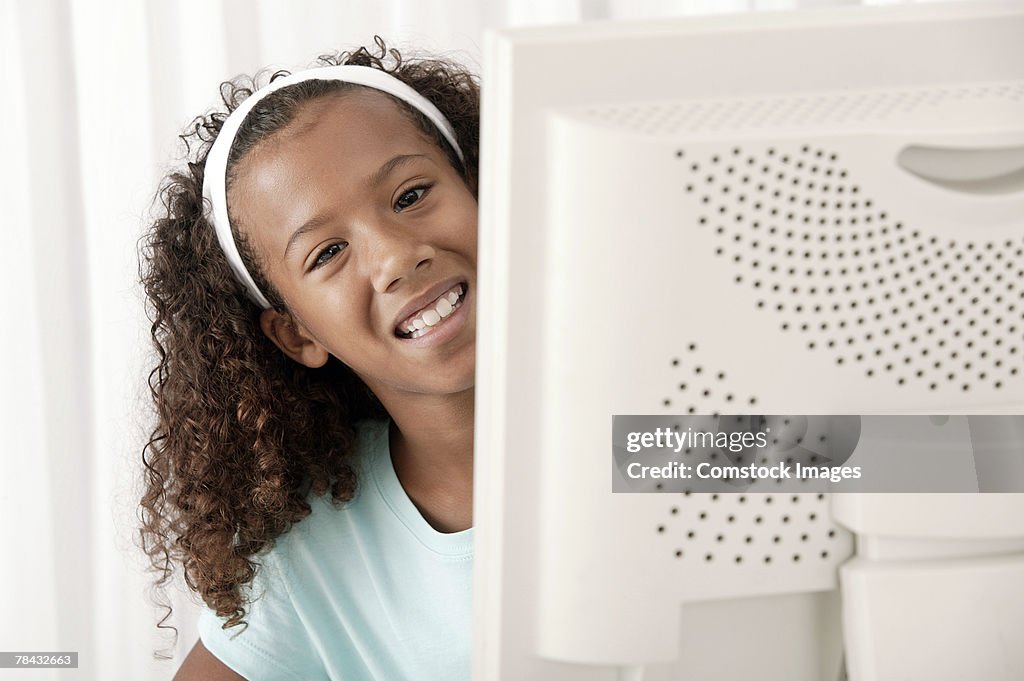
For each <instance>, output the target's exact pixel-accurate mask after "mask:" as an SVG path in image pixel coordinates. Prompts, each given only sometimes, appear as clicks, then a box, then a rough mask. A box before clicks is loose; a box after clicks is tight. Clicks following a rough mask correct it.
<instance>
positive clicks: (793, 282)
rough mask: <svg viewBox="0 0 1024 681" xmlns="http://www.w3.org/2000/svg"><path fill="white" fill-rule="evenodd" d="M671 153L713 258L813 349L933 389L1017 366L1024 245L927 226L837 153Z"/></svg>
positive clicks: (847, 366) (1004, 376) (847, 365)
mask: <svg viewBox="0 0 1024 681" xmlns="http://www.w3.org/2000/svg"><path fill="white" fill-rule="evenodd" d="M673 152H674V154H675V157H676V159H677V160H678V161H680V162H681V163H683V164H685V167H684V171H683V173H684V177H685V180H684V187H683V191H684V193H685V194H686V195H687V196H689V197H691V198H692V199H694V200H696V203H695V204H694V205H696V206H697V214H696V219H695V227H696V228H698V229H702V230H710V231H711V234H712V235H713V237H714V242H715V245H714V248H713V251H712V254H713V256H714V257H716V258H718V259H720V260H721V261H722V264H723V266H726V267H729V268H731V274H730V279H731V280H732V281H733V283H734V284H735V285H737V286H742V287H745V288H747V289H748V291H749V292H750V297H751V300H752V303H753V305H754V306H755V308H756V309H758V310H760V311H763V312H764V313H766V314H772V315H774V317H775V320H776V321H775V324H777V328H778V329H779V331H780V332H782V333H786V334H791V335H794V336H796V337H797V338H799V341H800V343H801V344H802V345H803V346H804V347H805V348H806V349H807V350H808V351H811V352H825V353H828V355H829V357H830V359H831V361H832V362H833V363H834V365H835V366H836V367H837V368H842V369H844V370H848V371H856V372H858V373H860V374H861V375H862V376H863V377H865V378H867V379H874V380H878V379H885V380H886V381H888V382H889V383H890V384H891V385H895V386H897V387H900V386H906V385H909V384H913V383H917V384H919V385H921V386H924V387H926V388H927V389H928V390H932V391H935V390H940V389H951V390H955V391H956V392H960V393H965V392H969V391H971V390H973V389H976V388H978V387H984V388H985V389H993V390H1000V389H1002V388H1003V387H1004V385H1005V384H1006V382H1007V381H1008V380H1010V379H1011V378H1012V377H1015V376H1017V375H1018V374H1019V365H1020V354H1021V351H1022V348H1021V342H1022V339H1024V335H1022V320H1024V286H1021V285H1020V284H1019V282H1020V281H1022V280H1024V240H1021V239H1006V240H1002V241H995V240H987V241H986V240H974V241H972V240H949V239H939V238H938V237H936V236H933V235H929V234H928V233H927V232H926V230H925V229H924V227H926V226H918V225H911V224H906V223H905V222H904V221H902V220H901V219H900V218H899V216H895V215H892V214H890V213H889V212H888V211H887V210H886V209H885V207H884V206H879V205H877V204H876V203H875V202H874V201H873V200H872V199H871V197H868V196H864V195H863V193H862V192H861V189H860V187H859V186H858V184H857V183H856V180H855V178H853V177H852V176H851V173H850V171H849V170H848V169H847V168H846V167H845V166H844V165H843V163H842V159H841V158H840V156H839V155H838V154H837V153H835V152H833V151H830V150H828V149H822V148H818V147H814V146H811V145H806V144H805V145H802V146H793V147H789V146H782V145H779V146H774V147H766V148H758V149H743V148H741V147H733V148H730V149H725V150H722V151H721V152H719V153H714V154H710V155H704V156H702V157H700V158H694V157H693V155H692V154H687V153H686V152H685V150H682V149H675V150H673ZM704 389H707V388H704ZM680 392H684V391H680ZM690 394H693V393H690ZM666 399H671V398H666ZM665 406H669V404H667V403H666V404H665ZM690 413H694V412H690ZM697 413H699V412H697Z"/></svg>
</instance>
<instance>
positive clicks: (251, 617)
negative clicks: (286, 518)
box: [198, 551, 326, 681]
mask: <svg viewBox="0 0 1024 681" xmlns="http://www.w3.org/2000/svg"><path fill="white" fill-rule="evenodd" d="M258 562H259V563H261V565H260V567H258V568H257V570H256V576H255V578H254V579H253V582H252V585H251V589H250V590H249V593H251V598H252V599H253V600H252V601H251V602H250V603H248V604H247V605H245V606H244V607H245V615H244V616H243V618H242V619H244V620H245V621H246V622H247V623H248V624H249V626H248V627H245V629H244V631H243V630H242V629H243V626H242V625H239V626H236V627H231V628H230V629H223V628H222V627H223V624H224V622H225V621H227V620H226V618H220V617H218V616H217V615H216V613H214V612H213V610H210V609H209V608H206V609H204V610H203V611H202V612H201V613H200V615H199V625H198V628H199V638H200V639H201V640H202V642H203V645H204V646H206V649H207V650H209V651H210V652H211V653H212V654H213V655H214V656H215V657H217V659H219V660H220V661H221V662H223V663H224V664H226V665H227V666H228V667H230V668H231V669H232V670H234V671H235V672H237V673H238V674H241V675H242V676H244V677H245V678H246V679H247V680H248V681H310V680H313V679H324V678H326V674H325V673H324V670H323V665H322V663H321V661H320V657H319V655H318V654H317V652H316V650H315V649H314V647H313V645H312V642H311V640H310V637H309V634H308V633H307V631H306V628H305V626H303V624H302V621H301V620H300V619H299V617H298V615H297V614H296V611H295V607H294V605H293V604H292V600H291V596H290V595H289V592H288V589H287V584H286V580H285V576H284V574H282V572H281V570H280V569H279V567H278V562H277V561H276V560H275V558H274V552H273V551H271V552H269V553H267V554H265V555H264V556H261V557H260V558H259V559H258ZM243 592H244V590H243Z"/></svg>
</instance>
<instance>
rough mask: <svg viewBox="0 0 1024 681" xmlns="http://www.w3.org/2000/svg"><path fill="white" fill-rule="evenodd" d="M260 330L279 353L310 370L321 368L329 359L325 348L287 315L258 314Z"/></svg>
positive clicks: (278, 313)
mask: <svg viewBox="0 0 1024 681" xmlns="http://www.w3.org/2000/svg"><path fill="white" fill-rule="evenodd" d="M260 328H261V329H263V333H264V334H266V336H267V338H269V339H270V340H272V341H273V342H274V345H276V346H277V347H279V348H281V352H283V353H284V354H286V355H288V356H289V357H291V358H292V359H294V360H295V361H296V362H298V363H299V364H302V365H304V366H307V367H309V368H311V369H316V368H319V367H322V366H323V365H324V364H326V363H327V360H328V358H329V357H330V353H328V352H327V348H325V347H324V346H322V345H320V343H318V342H317V341H316V339H315V338H313V337H312V336H311V335H310V334H309V332H308V331H307V330H306V328H305V327H304V326H302V325H301V324H299V323H296V322H295V320H294V319H293V318H292V316H291V315H290V314H288V313H282V312H278V311H277V310H272V309H271V310H264V311H263V312H262V313H260Z"/></svg>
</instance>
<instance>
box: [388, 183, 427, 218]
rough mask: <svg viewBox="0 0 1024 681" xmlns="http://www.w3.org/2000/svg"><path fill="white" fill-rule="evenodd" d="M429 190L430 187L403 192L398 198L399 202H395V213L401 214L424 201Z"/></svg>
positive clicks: (414, 188)
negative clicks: (424, 196)
mask: <svg viewBox="0 0 1024 681" xmlns="http://www.w3.org/2000/svg"><path fill="white" fill-rule="evenodd" d="M429 189H430V187H429V186H427V187H413V188H412V189H410V190H408V191H406V192H403V193H402V195H401V196H399V197H398V200H397V201H395V212H396V213H401V212H402V211H403V210H405V209H406V208H408V207H409V206H411V205H413V204H414V203H416V202H417V201H419V200H420V199H422V198H423V195H424V194H426V193H427V191H428V190H429Z"/></svg>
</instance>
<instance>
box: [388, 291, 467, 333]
mask: <svg viewBox="0 0 1024 681" xmlns="http://www.w3.org/2000/svg"><path fill="white" fill-rule="evenodd" d="M464 292H465V288H464V287H463V286H462V284H458V285H457V286H456V287H455V288H454V289H452V290H451V291H449V292H448V293H445V294H443V295H442V296H441V297H439V298H438V299H437V302H435V303H434V307H433V309H429V310H425V311H424V312H422V313H421V314H420V315H419V316H417V317H416V318H415V319H413V320H411V321H410V322H408V323H407V324H406V325H405V326H404V327H403V328H402V330H403V331H404V332H405V333H407V334H409V337H410V338H419V337H420V336H422V335H423V334H424V333H426V332H427V331H429V330H430V327H433V326H437V325H438V324H440V323H441V320H442V319H445V318H446V317H448V316H450V315H451V314H452V312H454V311H455V310H457V309H458V308H459V307H460V306H461V302H460V300H459V297H460V296H461V295H462V294H463V293H464Z"/></svg>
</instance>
